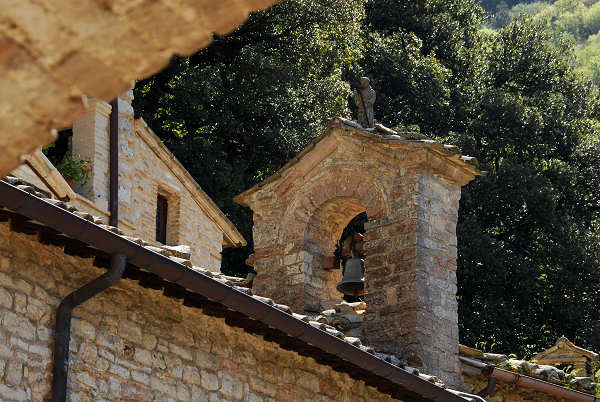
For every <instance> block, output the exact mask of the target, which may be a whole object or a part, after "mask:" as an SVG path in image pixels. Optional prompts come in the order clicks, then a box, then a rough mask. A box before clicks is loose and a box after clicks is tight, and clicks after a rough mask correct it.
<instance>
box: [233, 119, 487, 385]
mask: <svg viewBox="0 0 600 402" xmlns="http://www.w3.org/2000/svg"><path fill="white" fill-rule="evenodd" d="M383 129H384V128H381V129H380V130H379V131H378V130H373V129H370V130H365V129H362V128H361V127H360V126H357V125H356V123H353V122H350V121H348V120H345V119H341V118H337V119H334V120H333V121H332V123H331V124H330V125H329V127H328V128H327V129H326V131H325V132H324V133H323V135H321V136H320V137H319V138H317V140H315V142H313V143H312V144H310V145H309V146H308V147H307V148H306V149H305V150H303V151H302V152H301V153H300V154H299V155H298V156H297V157H296V158H294V159H293V160H292V161H290V162H289V163H288V164H287V165H285V166H284V167H283V168H282V169H281V170H280V171H279V172H278V173H276V174H275V175H274V176H272V177H270V178H268V179H266V180H265V181H264V182H263V183H260V184H258V185H257V186H255V187H253V188H251V189H249V190H247V191H245V192H244V193H242V194H240V195H238V196H237V197H236V198H235V200H236V202H238V203H240V204H242V205H246V206H249V207H250V208H252V210H253V212H254V229H253V234H254V249H255V254H254V269H255V270H256V272H257V276H256V278H255V279H254V290H255V293H257V294H260V295H263V296H268V297H272V298H273V299H275V300H276V301H277V302H280V303H285V304H289V305H291V306H292V308H293V309H295V310H296V311H312V312H319V311H322V310H325V309H330V308H332V307H333V306H335V305H336V304H339V303H340V302H341V301H342V295H341V294H340V293H339V292H338V291H337V290H336V285H337V283H339V282H340V280H341V279H342V272H341V270H340V269H339V268H338V267H336V266H334V251H335V246H336V243H337V242H338V241H339V239H340V236H341V234H342V231H343V229H344V227H345V226H346V225H347V224H348V222H350V220H352V218H354V217H355V216H356V215H357V214H359V213H361V212H364V211H366V213H367V218H368V222H367V223H366V224H365V229H366V233H365V243H364V253H365V255H366V258H365V288H366V289H365V290H366V294H365V296H364V298H365V299H364V301H365V302H366V311H365V312H364V322H363V326H362V335H363V337H364V338H365V339H363V341H364V342H366V343H368V344H370V345H371V346H373V347H375V349H376V350H377V351H381V352H387V353H393V354H396V355H398V357H401V358H404V359H405V360H407V361H408V362H409V364H410V365H412V366H416V367H421V368H424V369H425V372H427V373H428V374H432V375H437V376H438V377H440V378H441V379H442V380H444V381H445V382H446V383H447V384H449V385H454V386H460V384H461V377H460V371H459V363H458V315H457V301H456V222H457V216H458V205H459V199H460V193H461V186H464V185H465V184H467V183H468V182H469V181H471V180H472V179H474V178H475V176H478V175H481V174H482V173H481V172H480V171H479V170H478V169H477V161H476V159H475V158H470V157H465V156H461V155H460V154H459V151H458V149H456V148H455V147H452V146H447V145H443V144H439V143H437V142H434V141H431V140H428V139H426V138H424V137H423V136H421V135H415V134H408V133H404V134H403V133H400V134H393V133H392V134H390V131H391V130H389V129H385V131H383Z"/></svg>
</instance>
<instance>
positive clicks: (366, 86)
mask: <svg viewBox="0 0 600 402" xmlns="http://www.w3.org/2000/svg"><path fill="white" fill-rule="evenodd" d="M375 97H376V96H375V90H374V89H373V88H372V87H371V80H370V79H369V78H368V77H361V79H360V88H358V89H355V90H354V103H356V108H357V109H358V122H359V123H360V125H361V126H363V127H364V128H372V127H375V122H374V120H373V105H374V104H375Z"/></svg>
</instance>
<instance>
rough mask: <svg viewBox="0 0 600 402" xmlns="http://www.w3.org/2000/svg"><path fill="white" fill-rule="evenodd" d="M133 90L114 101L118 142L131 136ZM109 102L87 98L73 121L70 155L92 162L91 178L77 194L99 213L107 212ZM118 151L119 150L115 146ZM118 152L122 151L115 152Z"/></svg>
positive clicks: (108, 191) (110, 110)
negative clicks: (117, 116)
mask: <svg viewBox="0 0 600 402" xmlns="http://www.w3.org/2000/svg"><path fill="white" fill-rule="evenodd" d="M132 100H133V91H132V90H128V91H126V92H124V93H122V94H121V95H119V97H118V98H117V102H118V114H119V125H118V129H119V137H120V139H121V140H122V139H123V138H124V137H127V136H128V135H130V134H131V133H133V107H132V106H131V101H132ZM111 112H112V108H111V105H110V103H108V102H105V101H102V100H100V99H96V98H91V97H90V98H88V100H87V108H86V110H85V112H84V113H83V114H82V115H81V116H79V117H78V118H77V119H75V121H74V122H73V138H72V140H71V145H72V147H71V148H72V154H73V157H74V158H76V157H78V155H79V156H80V157H81V158H82V159H86V160H90V161H91V162H92V167H93V173H94V175H93V176H92V177H91V178H90V180H89V181H88V183H87V184H86V185H84V186H82V187H78V188H77V192H78V193H80V194H81V195H83V196H85V197H86V198H87V199H89V200H90V201H91V202H92V203H93V204H94V205H95V206H96V207H97V208H99V209H100V210H102V211H108V210H109V205H108V204H109V198H110V189H109V177H110V173H109V165H110V150H109V149H110V148H109V146H110V141H109V135H110V116H111ZM119 148H121V147H119ZM119 153H120V154H121V153H122V149H121V150H120V152H119Z"/></svg>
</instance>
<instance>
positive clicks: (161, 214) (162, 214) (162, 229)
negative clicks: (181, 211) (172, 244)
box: [156, 194, 169, 244]
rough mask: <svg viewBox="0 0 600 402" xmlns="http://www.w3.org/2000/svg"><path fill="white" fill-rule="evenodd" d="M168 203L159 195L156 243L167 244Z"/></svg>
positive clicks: (157, 200)
mask: <svg viewBox="0 0 600 402" xmlns="http://www.w3.org/2000/svg"><path fill="white" fill-rule="evenodd" d="M168 206H169V204H168V201H167V198H166V197H165V196H162V195H160V194H158V196H157V198H156V241H158V242H160V243H162V244H167V210H168Z"/></svg>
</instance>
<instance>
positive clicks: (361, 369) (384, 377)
mask: <svg viewBox="0 0 600 402" xmlns="http://www.w3.org/2000/svg"><path fill="white" fill-rule="evenodd" d="M47 196H48V194H47V193H43V192H40V191H39V189H36V188H35V187H33V186H30V185H28V184H26V183H23V182H22V181H20V180H19V179H17V178H11V177H8V178H6V179H5V182H1V181H0V220H4V221H6V220H10V221H11V226H10V228H11V230H13V231H18V232H24V233H29V234H33V233H38V234H39V236H38V240H39V241H41V242H44V243H50V244H55V245H59V246H63V247H64V252H65V253H67V254H71V255H77V256H80V257H88V258H90V257H93V258H94V265H95V266H98V267H103V268H107V267H108V258H109V256H110V254H111V253H115V252H122V253H124V254H126V256H127V262H128V263H127V267H126V270H125V273H124V276H123V277H124V278H129V279H133V280H136V281H138V283H139V284H140V285H141V286H143V287H147V288H152V289H162V290H163V293H164V295H165V296H168V297H173V298H177V299H182V300H183V303H184V305H188V306H193V307H197V308H200V309H201V310H202V311H203V312H204V313H205V314H208V315H213V316H218V317H223V318H225V322H226V323H227V324H229V325H231V326H235V327H240V328H242V329H243V330H245V331H247V332H250V333H254V334H259V335H262V336H263V337H264V338H265V339H266V340H268V341H272V342H276V343H278V344H279V345H280V346H281V347H282V348H284V349H288V350H294V351H296V352H297V353H299V354H300V355H303V356H310V357H313V358H315V359H316V360H317V361H318V362H319V363H321V364H326V365H329V366H331V367H332V368H333V369H335V370H337V371H342V372H346V373H348V374H349V375H350V376H352V377H353V378H357V379H360V380H363V381H365V383H367V384H368V385H372V386H375V387H377V388H378V389H379V390H380V391H381V392H384V393H387V394H390V395H391V396H393V397H395V398H400V399H406V400H415V401H419V400H423V401H425V400H449V401H451V400H457V401H458V400H481V398H478V397H476V396H473V395H469V394H464V393H461V392H458V391H453V390H447V389H445V388H443V384H442V383H441V382H440V381H439V380H438V379H437V378H435V377H433V376H427V375H424V374H422V373H420V372H419V371H418V370H416V369H413V368H410V367H406V366H404V364H403V362H402V361H400V360H399V359H397V358H395V357H394V356H390V355H383V354H376V353H375V351H374V350H373V349H372V348H370V347H368V346H365V345H363V344H362V342H361V341H360V340H359V339H358V338H355V337H346V336H345V335H344V334H343V333H342V332H340V331H338V330H337V329H335V328H334V327H333V326H331V325H327V324H324V323H321V322H317V321H311V320H310V319H309V317H307V316H305V315H301V314H296V313H293V312H292V311H291V309H290V308H289V307H288V306H285V305H281V304H277V303H276V302H274V301H273V300H272V299H269V298H264V297H260V296H257V295H254V294H253V293H252V291H251V289H248V288H245V287H241V286H238V285H236V284H235V283H234V281H232V280H231V279H230V278H229V277H226V276H224V275H221V274H217V273H214V272H210V271H208V270H206V269H203V268H201V267H197V266H192V264H191V262H190V261H189V259H186V258H182V257H185V255H182V254H181V253H180V252H179V251H177V250H173V249H169V248H168V247H163V248H157V247H153V246H150V245H148V244H147V243H146V242H145V241H144V240H142V239H139V238H132V237H127V236H123V235H122V233H121V232H120V230H119V229H118V228H116V227H112V226H107V225H104V223H103V222H102V220H101V219H100V218H98V217H94V216H92V215H90V214H87V213H84V212H79V211H77V210H76V209H75V208H73V207H72V206H70V205H69V204H67V203H65V202H63V201H59V200H55V199H51V198H47ZM99 238H102V240H103V241H102V242H100V241H97V239H99ZM178 253H179V254H178Z"/></svg>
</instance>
